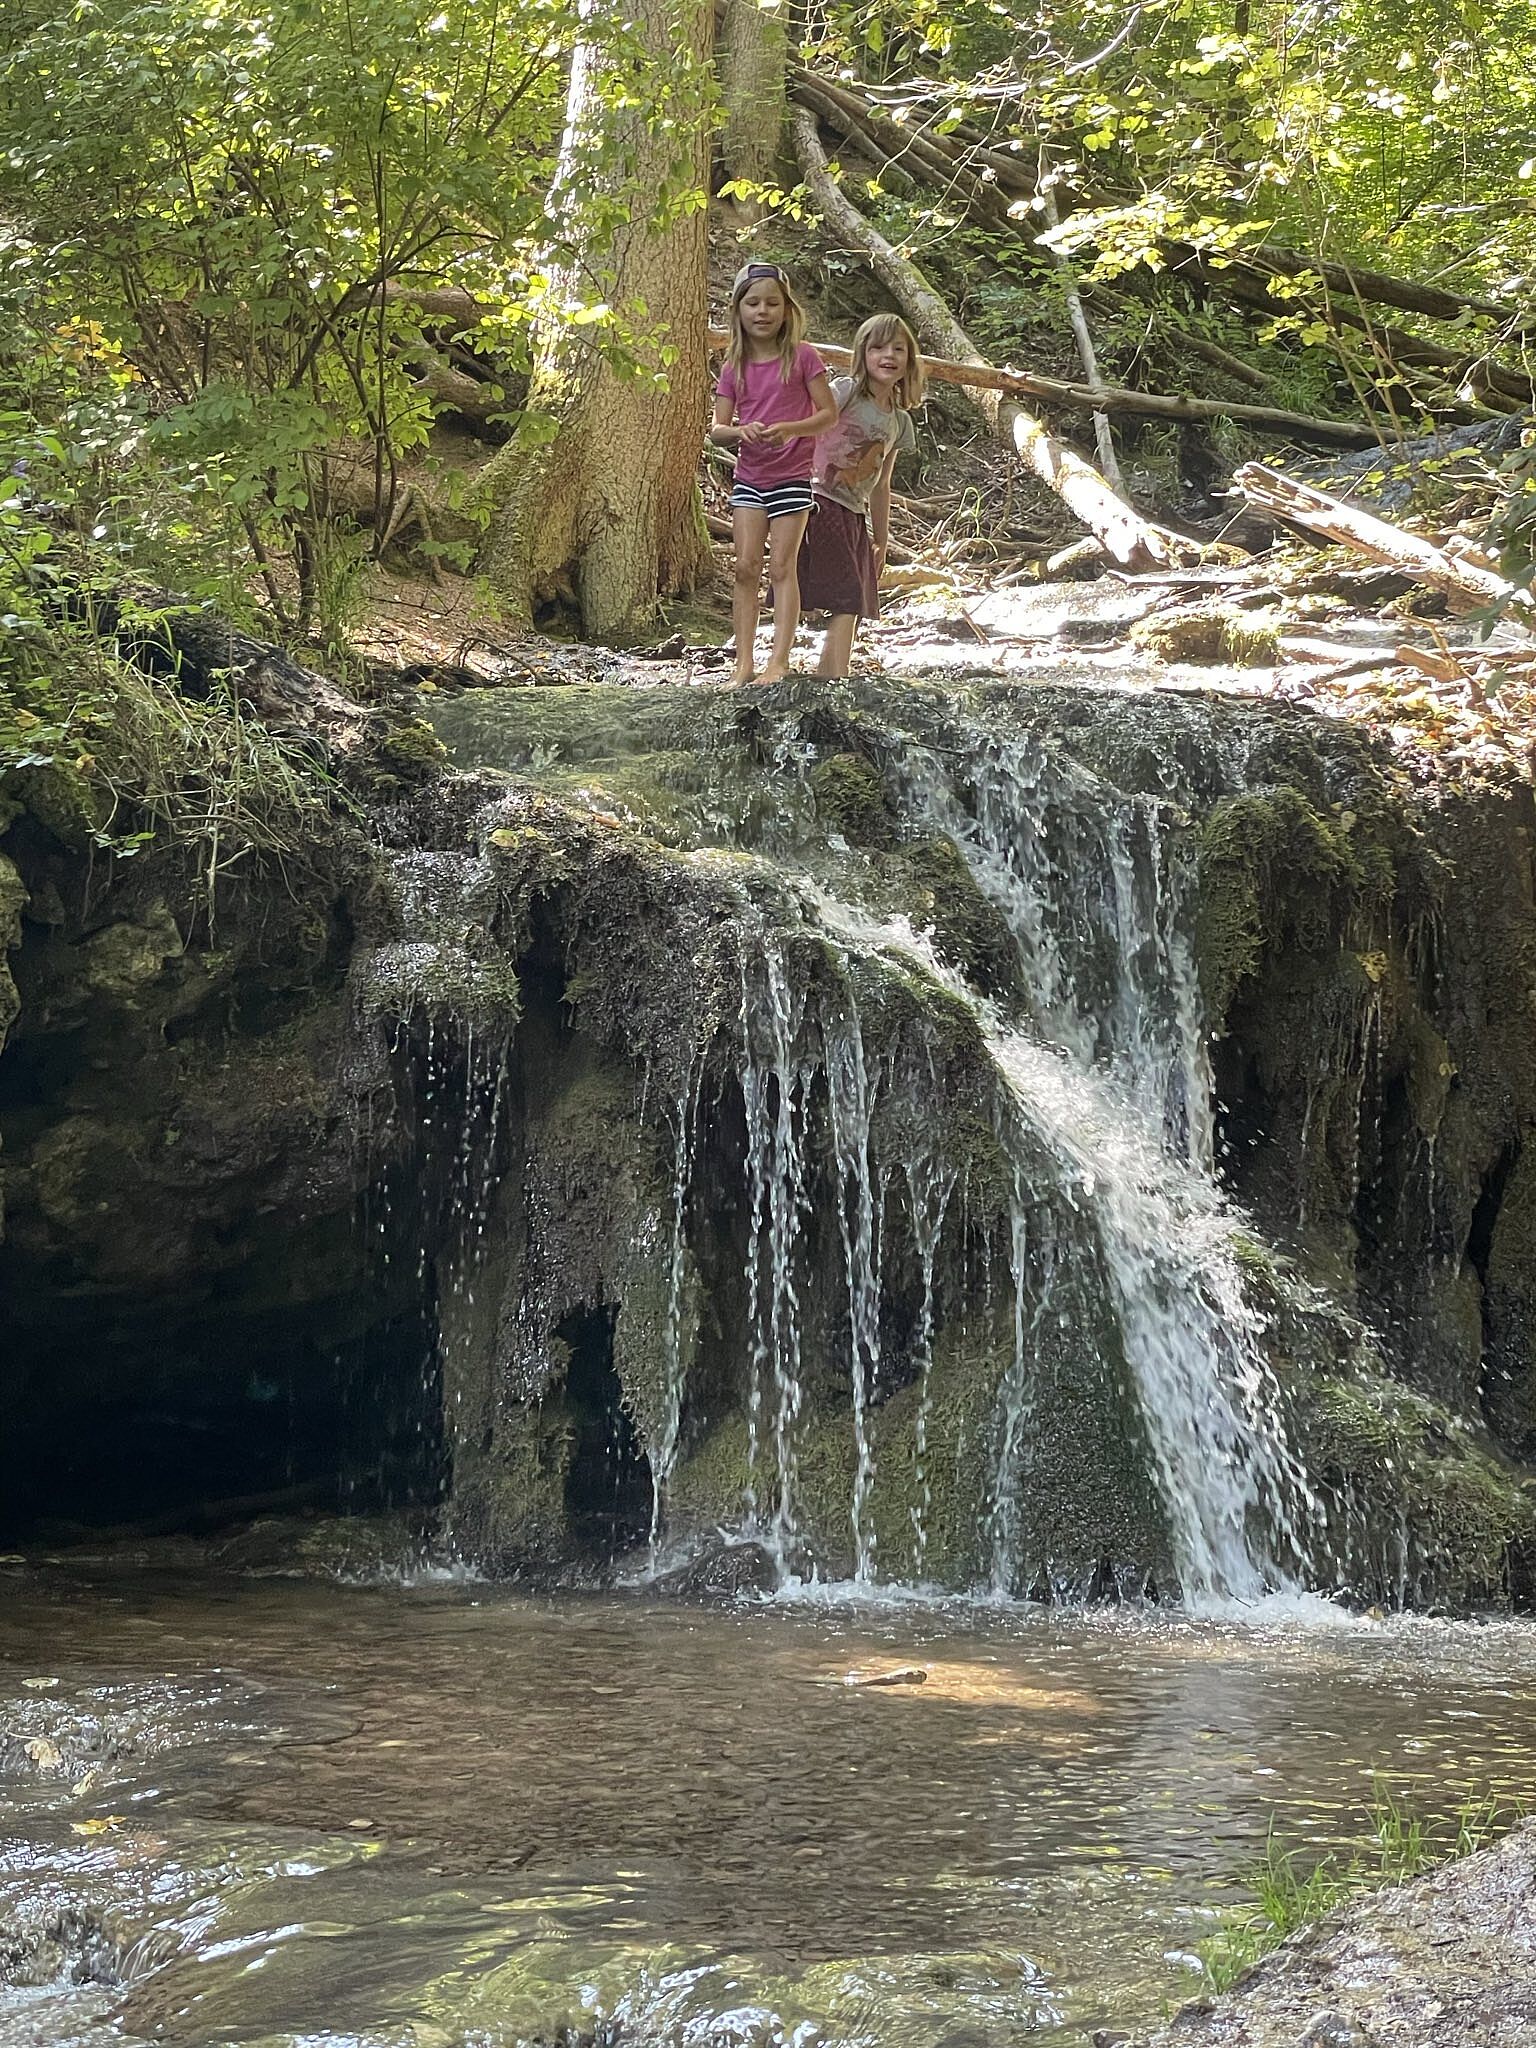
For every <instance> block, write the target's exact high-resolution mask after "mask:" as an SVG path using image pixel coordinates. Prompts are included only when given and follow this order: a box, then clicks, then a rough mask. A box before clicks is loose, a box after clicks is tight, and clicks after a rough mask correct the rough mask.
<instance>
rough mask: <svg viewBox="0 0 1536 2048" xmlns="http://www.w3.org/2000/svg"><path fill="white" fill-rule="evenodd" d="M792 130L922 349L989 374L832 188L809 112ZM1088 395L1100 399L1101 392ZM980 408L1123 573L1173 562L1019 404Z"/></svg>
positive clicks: (986, 394) (926, 287)
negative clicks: (1126, 569) (1099, 542)
mask: <svg viewBox="0 0 1536 2048" xmlns="http://www.w3.org/2000/svg"><path fill="white" fill-rule="evenodd" d="M791 126H792V128H793V130H794V137H795V149H796V153H797V154H798V156H799V158H800V168H801V170H802V172H803V173H804V176H805V181H806V184H807V185H808V186H809V187H810V190H811V195H812V197H813V198H814V199H815V201H816V204H817V205H818V207H820V209H821V211H822V214H823V215H824V217H825V218H826V219H827V220H828V221H829V222H830V223H831V225H832V226H833V227H834V228H836V229H837V230H838V232H839V233H840V234H844V235H847V236H848V237H849V239H850V240H851V241H852V242H853V243H854V244H855V245H856V246H857V247H858V248H860V249H862V250H863V251H864V253H865V255H867V256H868V258H869V262H870V266H871V268H872V269H873V270H874V273H875V275H876V276H877V277H878V278H879V279H880V281H881V283H882V284H884V285H885V287H886V289H887V290H888V291H889V292H890V294H891V296H892V297H893V298H894V299H895V301H896V303H897V304H898V305H899V306H900V307H901V310H902V312H903V313H904V314H905V315H906V317H907V319H908V320H910V321H911V323H912V327H913V330H914V332H915V333H916V335H917V338H918V340H919V341H920V342H921V344H922V346H923V348H924V349H925V350H929V351H931V352H932V353H933V354H934V355H937V356H946V357H949V358H950V359H951V360H953V361H958V362H961V363H969V364H973V365H975V366H976V367H977V368H979V369H983V370H986V371H990V370H991V367H992V366H991V365H990V364H989V363H987V362H986V360H985V358H984V357H982V356H981V355H979V354H978V353H977V351H976V349H975V348H974V347H973V345H972V343H971V339H970V336H969V335H968V334H967V333H966V331H965V329H964V328H963V327H962V326H961V325H960V323H959V321H958V320H957V319H956V318H955V316H954V314H953V313H951V312H950V310H949V308H948V306H946V305H945V303H944V301H943V300H942V299H941V298H940V297H939V295H938V293H937V292H936V291H935V290H934V289H933V287H932V285H931V284H929V282H928V280H927V279H926V278H925V277H924V276H923V274H922V272H921V271H920V270H919V269H918V268H917V265H916V264H915V263H912V262H911V261H909V259H908V258H907V257H905V256H903V255H902V254H901V253H900V251H899V250H897V249H895V248H894V247H893V246H892V245H891V243H889V242H888V241H887V240H886V239H885V237H884V236H883V235H882V234H881V233H880V232H879V230H878V229H876V228H874V227H872V226H871V225H870V223H869V222H868V221H867V220H865V218H864V216H863V215H862V214H861V213H860V212H859V210H858V208H857V207H855V206H854V205H853V204H852V203H851V202H850V201H849V200H847V199H845V198H844V197H843V195H842V193H841V192H840V191H839V190H838V188H837V186H836V185H835V184H834V182H833V180H832V175H831V170H830V167H829V166H828V163H827V159H826V155H825V153H824V151H823V150H822V147H821V138H820V137H819V136H818V135H817V133H816V117H815V115H814V114H812V113H811V112H810V111H809V110H808V109H807V108H805V107H797V108H796V109H795V110H794V112H793V114H792V116H791ZM977 381H978V382H980V381H981V380H980V379H978V380H977ZM1093 396H1094V398H1095V399H1099V398H1100V397H1101V394H1099V393H1094V394H1093ZM980 405H981V410H982V412H983V415H984V416H985V418H986V420H987V422H988V424H989V425H990V426H991V427H992V429H993V431H994V432H995V433H996V434H997V436H998V438H999V439H1000V440H1002V441H1004V442H1006V443H1007V444H1008V445H1009V446H1011V447H1013V448H1015V449H1016V450H1017V451H1018V453H1019V455H1020V456H1021V457H1022V458H1023V460H1024V462H1025V463H1026V464H1027V466H1028V467H1029V468H1030V469H1031V470H1033V472H1034V474H1035V475H1036V476H1037V477H1038V478H1039V479H1040V481H1041V482H1042V483H1043V484H1045V485H1046V487H1047V488H1048V489H1050V490H1052V491H1054V492H1055V493H1056V495H1057V497H1058V498H1060V499H1061V500H1062V502H1063V504H1065V505H1066V506H1067V507H1068V508H1069V509H1070V510H1071V511H1072V512H1074V513H1075V514H1076V515H1077V517H1078V518H1079V519H1080V520H1081V521H1082V522H1083V524H1084V526H1086V527H1087V528H1088V529H1089V531H1090V532H1091V533H1093V534H1096V535H1097V536H1098V538H1099V539H1100V540H1101V541H1102V542H1103V543H1104V547H1105V550H1106V551H1107V553H1108V554H1109V555H1110V556H1111V558H1112V559H1113V560H1114V561H1116V562H1118V563H1120V564H1121V566H1122V567H1124V568H1128V569H1147V568H1165V567H1166V566H1167V565H1168V563H1169V562H1170V561H1171V560H1172V559H1173V555H1172V549H1171V547H1170V544H1169V541H1168V539H1167V538H1166V537H1165V536H1164V535H1163V534H1162V533H1161V532H1160V531H1159V530H1158V529H1157V528H1156V527H1155V526H1152V525H1150V524H1149V523H1148V522H1147V521H1146V520H1145V519H1143V518H1142V517H1141V515H1140V513H1139V512H1137V511H1136V510H1135V508H1134V507H1133V506H1131V505H1128V504H1127V503H1126V501H1125V500H1124V498H1121V497H1117V496H1116V494H1115V493H1114V491H1112V490H1111V489H1110V487H1109V485H1108V484H1107V483H1106V482H1105V481H1104V479H1103V477H1101V476H1100V475H1099V472H1098V471H1097V470H1096V469H1095V468H1094V466H1093V464H1092V463H1091V462H1085V461H1084V460H1083V458H1082V456H1081V455H1078V454H1077V453H1076V452H1075V451H1074V450H1072V449H1070V448H1066V447H1063V445H1062V444H1061V442H1059V441H1057V440H1055V439H1053V437H1052V436H1051V435H1050V434H1048V433H1047V432H1046V430H1045V428H1044V427H1043V426H1042V425H1041V424H1040V422H1039V420H1037V419H1036V418H1035V416H1034V414H1033V413H1030V412H1026V411H1025V409H1024V407H1023V406H1022V405H1020V404H1019V403H1018V402H1017V400H1015V399H1011V398H1003V397H1002V396H1001V394H1000V393H998V392H996V391H993V390H984V391H983V393H982V397H981V400H980Z"/></svg>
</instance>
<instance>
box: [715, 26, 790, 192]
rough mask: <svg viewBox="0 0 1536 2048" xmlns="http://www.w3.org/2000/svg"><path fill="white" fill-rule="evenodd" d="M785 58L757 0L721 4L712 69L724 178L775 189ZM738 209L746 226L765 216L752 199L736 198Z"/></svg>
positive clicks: (778, 34) (779, 32) (781, 37)
mask: <svg viewBox="0 0 1536 2048" xmlns="http://www.w3.org/2000/svg"><path fill="white" fill-rule="evenodd" d="M788 57H789V39H788V37H787V36H786V35H785V33H784V24H783V22H782V21H781V20H780V18H779V17H778V16H777V15H776V14H770V13H769V11H768V9H767V8H766V7H763V6H761V5H760V4H759V0H725V9H724V12H723V13H722V15H721V18H720V49H719V55H718V58H717V61H716V66H715V69H716V72H717V74H718V76H719V80H720V98H721V100H722V102H723V104H724V109H725V120H724V125H723V128H722V131H721V136H720V154H721V156H722V158H723V159H724V162H725V175H726V177H727V178H735V179H741V180H744V181H745V182H746V183H748V184H752V185H776V184H777V183H778V161H779V139H780V137H781V136H782V134H783V132H784V79H785V69H786V66H787V63H788ZM736 205H737V208H738V210H739V211H740V213H741V215H742V218H743V219H744V220H749V221H752V220H756V219H758V218H759V217H760V215H761V213H762V211H763V209H762V205H761V203H760V202H759V201H758V200H756V199H755V198H751V197H747V198H741V197H738V198H737V201H736Z"/></svg>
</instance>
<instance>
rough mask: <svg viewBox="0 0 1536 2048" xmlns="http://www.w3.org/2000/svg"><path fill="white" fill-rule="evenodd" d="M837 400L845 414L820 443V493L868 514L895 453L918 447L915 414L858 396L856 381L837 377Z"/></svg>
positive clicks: (817, 475) (817, 478)
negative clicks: (888, 463) (886, 459)
mask: <svg viewBox="0 0 1536 2048" xmlns="http://www.w3.org/2000/svg"><path fill="white" fill-rule="evenodd" d="M832 396H833V397H834V398H835V399H836V400H837V403H838V405H839V407H840V408H841V410H840V411H839V413H838V416H837V424H836V425H835V426H831V427H829V428H828V429H827V431H826V433H824V434H823V435H822V436H821V438H820V439H819V440H818V441H817V443H816V467H815V471H814V477H815V484H816V488H817V490H818V491H819V492H820V493H821V494H822V496H823V497H827V498H835V499H836V500H837V502H838V503H839V504H840V505H846V506H848V508H849V510H850V511H853V512H867V511H868V510H869V501H870V497H871V494H872V493H873V491H874V487H875V485H876V483H877V482H878V481H879V477H880V472H881V469H882V468H883V467H884V464H885V458H886V456H887V455H888V454H889V453H890V451H891V449H892V448H895V449H897V450H898V451H900V452H902V453H905V452H906V451H907V450H908V449H911V448H915V447H916V446H917V435H916V432H915V430H914V429H913V426H912V415H911V414H910V413H907V412H902V411H901V410H900V409H899V408H897V409H893V410H887V408H886V407H884V406H882V405H876V403H875V402H874V400H873V399H872V398H861V397H858V396H856V395H855V392H854V385H853V379H852V378H851V377H834V378H833V380H832Z"/></svg>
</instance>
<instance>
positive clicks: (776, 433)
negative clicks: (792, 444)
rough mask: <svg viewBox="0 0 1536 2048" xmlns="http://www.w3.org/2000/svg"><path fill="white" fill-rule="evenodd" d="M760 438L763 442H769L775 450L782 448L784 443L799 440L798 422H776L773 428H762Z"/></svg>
mask: <svg viewBox="0 0 1536 2048" xmlns="http://www.w3.org/2000/svg"><path fill="white" fill-rule="evenodd" d="M762 436H763V439H764V440H765V441H771V442H772V444H773V446H774V447H775V448H782V447H784V445H785V444H786V442H789V441H798V440H799V439H800V423H799V421H798V420H778V421H776V422H775V423H774V425H773V426H771V427H764V428H763V429H762Z"/></svg>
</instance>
